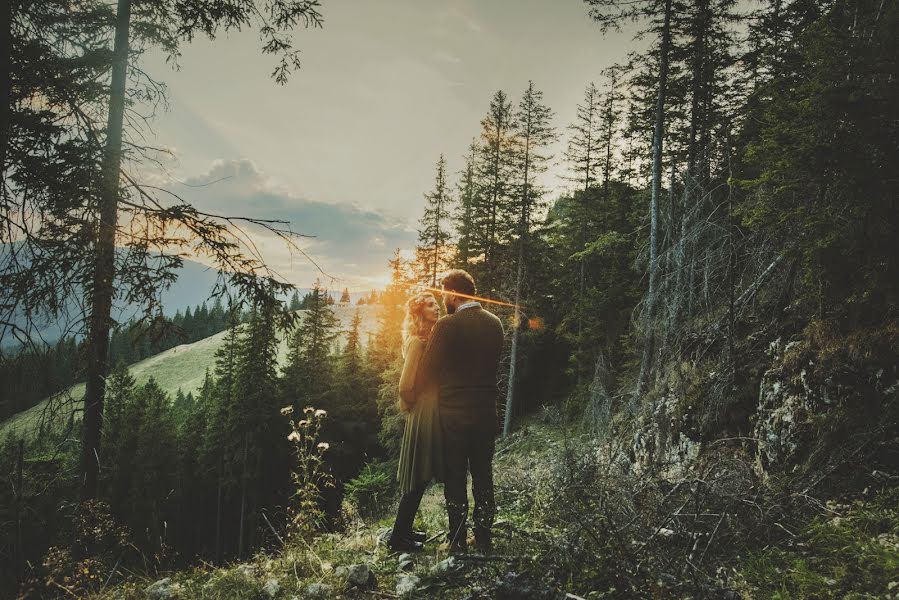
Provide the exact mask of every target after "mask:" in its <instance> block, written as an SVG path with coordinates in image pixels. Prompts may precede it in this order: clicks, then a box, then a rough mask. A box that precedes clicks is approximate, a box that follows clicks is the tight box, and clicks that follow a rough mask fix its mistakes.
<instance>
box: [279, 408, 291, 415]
mask: <svg viewBox="0 0 899 600" xmlns="http://www.w3.org/2000/svg"><path fill="white" fill-rule="evenodd" d="M292 412H293V407H292V406H285V407H284V408H282V409H281V414H282V415H284V416H287V415H289V414H290V413H292Z"/></svg>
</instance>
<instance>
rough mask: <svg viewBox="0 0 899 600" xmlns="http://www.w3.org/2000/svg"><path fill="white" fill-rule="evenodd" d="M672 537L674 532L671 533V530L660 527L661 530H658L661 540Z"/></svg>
mask: <svg viewBox="0 0 899 600" xmlns="http://www.w3.org/2000/svg"><path fill="white" fill-rule="evenodd" d="M673 535H674V531H672V530H671V529H668V528H667V527H662V528H661V529H659V536H661V537H663V538H670V537H671V536H673Z"/></svg>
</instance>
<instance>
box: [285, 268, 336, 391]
mask: <svg viewBox="0 0 899 600" xmlns="http://www.w3.org/2000/svg"><path fill="white" fill-rule="evenodd" d="M329 297H330V295H329V294H328V292H327V290H325V289H323V288H322V287H321V284H320V282H318V281H316V282H315V285H314V286H313V288H312V292H311V294H310V300H309V304H308V306H307V308H306V314H305V315H304V317H303V320H302V321H301V322H300V324H299V325H298V326H297V328H296V331H294V333H293V334H292V336H291V337H290V341H289V353H288V357H287V365H286V366H285V368H284V386H285V388H284V392H285V394H286V396H285V397H286V399H287V400H288V401H289V402H291V403H294V404H295V406H297V407H300V408H302V407H303V406H305V405H311V406H320V405H321V402H322V399H323V398H324V396H325V395H326V394H327V393H328V392H329V391H330V389H331V383H332V381H333V378H332V377H333V365H332V357H331V350H332V346H333V343H334V340H335V339H337V334H338V331H339V325H340V322H339V320H338V319H337V317H336V316H335V315H334V312H333V311H332V309H331V307H330V304H329V302H328V298H329Z"/></svg>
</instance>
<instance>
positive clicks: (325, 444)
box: [318, 442, 331, 451]
mask: <svg viewBox="0 0 899 600" xmlns="http://www.w3.org/2000/svg"><path fill="white" fill-rule="evenodd" d="M330 447H331V445H330V444H329V443H328V442H319V443H318V449H319V450H321V451H325V450H327V449H328V448H330Z"/></svg>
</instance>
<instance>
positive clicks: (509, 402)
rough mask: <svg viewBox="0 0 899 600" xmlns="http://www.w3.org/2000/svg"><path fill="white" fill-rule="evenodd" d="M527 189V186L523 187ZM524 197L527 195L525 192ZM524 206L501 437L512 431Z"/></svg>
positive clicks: (524, 220)
mask: <svg viewBox="0 0 899 600" xmlns="http://www.w3.org/2000/svg"><path fill="white" fill-rule="evenodd" d="M525 187H527V186H525ZM525 195H527V193H526V192H525ZM526 210H527V207H526V206H523V207H522V209H521V212H522V216H521V221H522V230H523V231H522V234H521V236H520V239H519V243H518V274H517V276H516V280H515V322H514V324H513V326H512V352H511V355H510V357H509V384H508V389H507V390H506V415H505V418H504V419H503V437H504V438H505V437H507V436H508V435H509V433H510V432H511V431H512V411H513V408H514V406H515V364H516V362H517V361H518V335H519V333H518V332H519V331H520V330H521V309H520V308H519V306H518V304H519V302H520V301H521V286H522V282H523V280H524V260H525V251H524V244H525V236H526V235H527V233H526V228H527V217H526V216H525V211H526Z"/></svg>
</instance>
